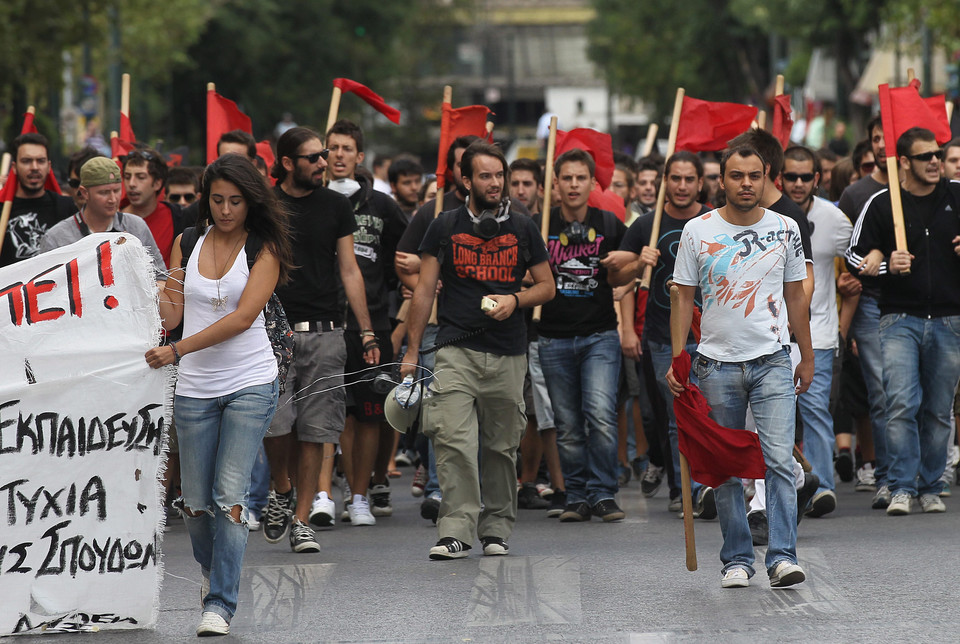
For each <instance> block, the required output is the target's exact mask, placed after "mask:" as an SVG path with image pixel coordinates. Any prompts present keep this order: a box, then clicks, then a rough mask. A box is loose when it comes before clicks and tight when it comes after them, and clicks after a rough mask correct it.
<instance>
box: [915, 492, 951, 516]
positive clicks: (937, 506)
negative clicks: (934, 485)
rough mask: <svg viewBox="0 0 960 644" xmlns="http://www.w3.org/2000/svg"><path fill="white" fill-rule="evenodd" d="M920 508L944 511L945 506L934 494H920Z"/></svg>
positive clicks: (930, 510) (928, 510) (927, 510)
mask: <svg viewBox="0 0 960 644" xmlns="http://www.w3.org/2000/svg"><path fill="white" fill-rule="evenodd" d="M920 508H921V509H922V510H923V511H924V512H946V511H947V506H945V505H944V504H943V501H941V500H940V497H939V496H937V495H936V494H921V495H920Z"/></svg>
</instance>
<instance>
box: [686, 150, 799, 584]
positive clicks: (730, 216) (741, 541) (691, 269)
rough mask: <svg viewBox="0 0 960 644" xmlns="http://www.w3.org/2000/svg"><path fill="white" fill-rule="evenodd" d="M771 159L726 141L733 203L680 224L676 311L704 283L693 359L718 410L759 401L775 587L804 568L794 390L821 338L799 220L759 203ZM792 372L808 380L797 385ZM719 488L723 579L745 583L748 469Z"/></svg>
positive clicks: (729, 421)
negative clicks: (787, 335)
mask: <svg viewBox="0 0 960 644" xmlns="http://www.w3.org/2000/svg"><path fill="white" fill-rule="evenodd" d="M766 165H767V164H766V163H765V162H764V159H763V158H761V157H760V155H759V154H758V153H757V151H756V150H754V149H753V148H750V147H748V146H739V147H734V148H731V149H729V150H727V151H726V152H725V153H724V155H723V158H722V159H721V162H720V167H721V176H722V178H721V187H722V188H723V190H724V192H725V194H726V199H727V201H726V205H725V206H723V207H722V208H720V209H718V210H713V211H711V212H709V213H707V214H706V215H702V216H700V217H696V218H694V219H692V220H691V221H689V222H687V224H686V226H684V229H683V234H682V236H681V239H680V247H679V250H678V251H677V259H676V266H675V269H674V274H673V278H674V282H675V283H676V284H677V287H678V288H679V291H680V299H679V304H678V306H677V307H676V309H675V310H674V311H672V315H675V316H678V317H677V320H676V322H677V327H678V328H683V329H687V328H689V327H690V324H691V322H692V320H693V307H694V296H695V293H696V290H697V288H698V287H699V289H700V291H701V293H702V297H703V318H702V322H701V339H700V344H699V345H698V347H697V358H696V360H695V361H694V366H693V369H694V373H695V374H696V376H697V380H698V384H699V387H700V389H701V391H702V392H703V395H704V396H705V397H706V399H707V402H708V403H709V404H710V406H711V407H712V412H711V417H712V418H713V420H714V421H716V422H717V423H718V424H720V425H722V426H724V427H729V428H735V429H739V428H743V427H744V426H745V424H746V411H747V406H748V405H749V406H750V408H751V409H752V411H753V416H754V419H755V421H756V425H757V432H758V434H759V436H760V444H761V447H762V449H763V456H764V460H765V461H766V465H767V471H766V482H767V485H766V488H767V512H768V517H769V522H770V541H769V547H768V548H767V555H766V561H765V564H766V568H767V574H768V575H769V577H770V585H771V586H773V587H775V588H776V587H784V586H792V585H794V584H797V583H800V582H802V581H803V580H804V579H805V575H804V573H803V569H802V568H801V567H800V566H799V565H798V563H797V554H796V544H797V523H796V516H797V514H796V513H797V495H796V492H795V489H794V474H793V455H792V454H793V438H794V425H795V413H796V403H795V401H794V395H795V394H801V393H803V392H805V391H806V390H807V388H808V387H809V386H810V382H811V380H812V378H813V347H812V345H811V341H810V326H809V322H808V304H807V298H806V295H804V292H803V284H802V282H803V280H804V278H805V277H806V274H807V271H806V266H805V263H804V259H803V249H802V247H801V244H800V231H799V228H798V227H797V224H796V222H794V221H793V220H792V219H790V218H788V217H785V216H783V215H779V214H777V213H775V212H773V211H770V210H767V209H766V208H762V207H760V203H761V202H762V199H763V195H764V191H765V189H766V183H767V182H766V176H765V175H766ZM788 322H789V324H790V326H791V327H792V330H793V333H794V335H795V336H796V339H797V343H798V345H799V347H800V355H801V360H800V364H799V365H798V366H797V370H796V374H794V372H793V369H792V365H791V361H790V355H789V353H788V349H787V348H786V347H785V346H784V340H783V329H784V328H785V327H786V325H787V323H788ZM796 379H799V381H800V382H799V384H798V385H796V386H794V382H795V380H796ZM667 382H668V383H669V385H670V389H671V390H672V391H673V393H674V395H676V396H679V395H680V394H681V393H683V391H684V389H685V384H686V383H682V382H678V381H677V379H676V378H674V375H673V369H672V368H671V369H670V371H668V372H667ZM691 469H699V468H698V464H697V463H695V462H692V463H691ZM716 497H717V510H718V515H719V518H720V526H721V530H722V532H723V547H722V548H721V550H720V559H721V561H722V562H723V580H722V582H721V585H722V586H723V587H724V588H733V587H744V586H747V585H749V579H750V577H752V576H753V574H754V568H753V562H754V551H753V540H752V538H751V535H750V527H749V525H748V524H747V514H746V509H745V507H744V503H743V487H742V484H741V481H740V479H738V478H730V479H728V480H727V482H725V483H724V484H722V485H720V486H719V487H718V488H717V490H716Z"/></svg>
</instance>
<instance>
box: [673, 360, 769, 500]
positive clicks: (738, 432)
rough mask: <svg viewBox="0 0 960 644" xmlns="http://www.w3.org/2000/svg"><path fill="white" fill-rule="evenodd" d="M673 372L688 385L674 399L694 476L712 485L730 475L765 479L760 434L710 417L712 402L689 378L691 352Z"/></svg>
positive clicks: (682, 442) (683, 449)
mask: <svg viewBox="0 0 960 644" xmlns="http://www.w3.org/2000/svg"><path fill="white" fill-rule="evenodd" d="M673 375H674V377H675V378H676V379H677V380H678V381H680V382H684V383H686V389H684V391H683V393H682V394H680V396H679V397H677V398H674V399H673V413H674V414H675V415H676V417H677V430H678V438H679V445H680V451H681V452H682V453H683V455H684V456H686V457H687V461H689V463H690V475H691V476H692V477H693V480H695V481H697V482H698V483H703V484H704V485H709V486H710V487H717V486H719V485H721V484H723V483H724V482H725V481H726V480H727V479H729V478H730V477H731V476H738V477H740V478H745V479H762V478H763V477H764V475H765V473H766V471H767V465H766V463H765V462H764V460H763V451H762V450H761V449H760V436H759V435H757V434H754V433H753V432H750V431H747V430H745V429H729V428H727V427H722V426H720V425H718V424H717V423H716V422H714V420H713V419H712V418H710V405H708V404H707V399H706V398H704V397H703V393H702V392H701V391H700V389H699V387H697V386H696V385H694V384H691V383H690V382H689V377H690V354H689V353H687V352H686V351H681V352H680V355H679V356H677V357H675V358H674V359H673Z"/></svg>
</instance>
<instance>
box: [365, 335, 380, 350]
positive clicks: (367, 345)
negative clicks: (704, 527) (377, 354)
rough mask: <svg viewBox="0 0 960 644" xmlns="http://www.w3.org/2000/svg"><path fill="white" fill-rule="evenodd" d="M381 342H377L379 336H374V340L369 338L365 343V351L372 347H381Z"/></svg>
mask: <svg viewBox="0 0 960 644" xmlns="http://www.w3.org/2000/svg"><path fill="white" fill-rule="evenodd" d="M379 348H380V343H379V342H377V336H373V340H367V341H366V342H364V343H363V352H364V353H366V352H368V351H370V350H372V349H379Z"/></svg>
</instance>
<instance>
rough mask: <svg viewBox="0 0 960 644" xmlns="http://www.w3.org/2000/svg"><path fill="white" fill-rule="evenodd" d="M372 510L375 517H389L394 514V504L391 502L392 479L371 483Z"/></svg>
mask: <svg viewBox="0 0 960 644" xmlns="http://www.w3.org/2000/svg"><path fill="white" fill-rule="evenodd" d="M370 511H371V512H372V513H373V516H375V517H389V516H392V515H393V505H392V504H391V503H390V479H386V480H384V482H383V483H373V482H372V481H371V483H370Z"/></svg>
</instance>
